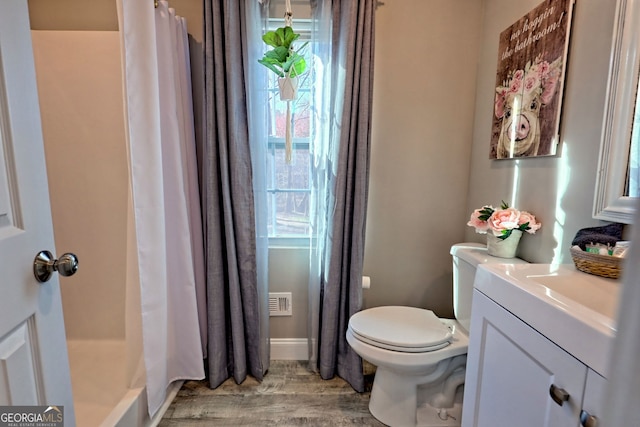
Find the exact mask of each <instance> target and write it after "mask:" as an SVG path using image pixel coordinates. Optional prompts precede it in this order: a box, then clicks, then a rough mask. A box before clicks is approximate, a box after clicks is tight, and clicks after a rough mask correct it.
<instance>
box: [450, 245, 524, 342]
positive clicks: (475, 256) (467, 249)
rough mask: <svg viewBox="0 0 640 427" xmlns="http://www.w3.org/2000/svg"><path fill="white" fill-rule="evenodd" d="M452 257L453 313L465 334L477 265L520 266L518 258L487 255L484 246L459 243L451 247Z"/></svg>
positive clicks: (467, 331)
mask: <svg viewBox="0 0 640 427" xmlns="http://www.w3.org/2000/svg"><path fill="white" fill-rule="evenodd" d="M451 256H452V257H453V312H454V314H455V317H456V319H457V320H458V323H459V324H460V325H461V326H462V328H463V329H464V330H465V332H466V333H469V326H470V324H471V298H472V297H473V280H474V278H475V275H476V269H477V268H478V264H486V263H495V264H522V263H526V261H524V260H521V259H520V258H498V257H494V256H491V255H488V254H487V247H486V245H483V244H479V243H459V244H457V245H453V246H452V247H451Z"/></svg>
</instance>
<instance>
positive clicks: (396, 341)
mask: <svg viewBox="0 0 640 427" xmlns="http://www.w3.org/2000/svg"><path fill="white" fill-rule="evenodd" d="M349 328H350V329H351V331H352V332H353V333H354V335H355V336H356V337H357V338H359V339H361V340H362V341H365V342H368V343H369V344H371V345H374V346H377V347H381V348H386V349H389V350H395V351H403V352H411V353H417V352H427V351H434V350H438V349H440V348H442V347H446V346H447V345H449V344H450V343H451V340H452V333H451V330H450V329H449V328H448V327H447V326H445V325H444V324H443V323H442V322H441V321H440V319H438V317H437V316H436V315H435V314H434V313H433V312H432V311H430V310H424V309H420V308H415V307H401V306H387V307H375V308H370V309H367V310H363V311H360V312H358V313H356V314H354V315H353V316H351V319H349Z"/></svg>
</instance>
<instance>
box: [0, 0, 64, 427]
mask: <svg viewBox="0 0 640 427" xmlns="http://www.w3.org/2000/svg"><path fill="white" fill-rule="evenodd" d="M54 247H55V246H54V241H53V228H52V223H51V210H50V206H49V191H48V187H47V175H46V169H45V159H44V147H43V142H42V129H41V125H40V111H39V106H38V96H37V88H36V79H35V69H34V63H33V52H32V48H31V34H30V26H29V14H28V9H27V0H0V405H11V406H15V405H20V406H22V405H51V406H64V418H65V421H66V422H65V424H64V425H65V426H73V425H75V422H74V410H73V401H72V395H71V380H70V376H69V362H68V357H67V347H66V341H65V332H64V321H63V317H62V304H61V300H60V287H59V282H58V275H57V274H54V275H53V277H52V278H51V280H49V281H48V282H46V283H42V284H41V283H38V281H37V280H36V279H35V277H34V273H33V261H34V257H35V256H36V254H37V253H38V252H40V251H41V250H50V251H53V250H54Z"/></svg>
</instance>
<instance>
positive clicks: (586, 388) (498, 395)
mask: <svg viewBox="0 0 640 427" xmlns="http://www.w3.org/2000/svg"><path fill="white" fill-rule="evenodd" d="M469 336H470V343H469V353H468V358H467V374H466V383H465V391H464V404H463V415H462V427H514V426H517V427H544V426H549V427H564V426H567V427H569V426H571V427H578V426H580V425H586V426H588V427H595V426H596V425H597V419H596V418H594V417H597V416H598V414H599V413H601V411H599V405H600V401H601V395H602V393H603V392H604V388H605V386H606V380H605V379H604V378H603V377H601V376H599V375H598V374H596V373H595V372H593V371H591V370H590V369H589V368H588V367H587V366H586V365H585V364H583V363H582V362H580V361H579V360H578V359H576V358H574V357H573V356H572V355H571V354H569V353H567V352H566V351H565V350H563V349H562V348H561V347H559V346H557V345H556V344H554V343H553V342H552V341H550V340H549V339H547V338H546V337H545V336H543V335H542V334H540V333H539V332H538V331H536V330H535V329H533V328H532V327H531V326H529V325H528V324H527V323H525V322H523V321H522V320H520V319H519V318H518V317H516V316H514V315H513V314H512V313H510V312H509V311H508V310H506V309H505V308H503V307H502V306H500V305H498V304H497V303H496V302H494V301H493V300H492V299H490V298H488V297H487V296H486V295H484V294H483V293H482V292H480V291H478V290H475V291H474V297H473V313H472V319H471V331H470V335H469ZM583 411H584V413H583ZM581 413H582V415H583V418H584V422H585V423H586V424H581V421H580V416H581ZM588 417H592V418H588Z"/></svg>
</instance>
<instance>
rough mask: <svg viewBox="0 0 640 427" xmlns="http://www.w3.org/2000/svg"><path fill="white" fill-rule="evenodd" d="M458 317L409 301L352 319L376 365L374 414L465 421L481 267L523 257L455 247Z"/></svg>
mask: <svg viewBox="0 0 640 427" xmlns="http://www.w3.org/2000/svg"><path fill="white" fill-rule="evenodd" d="M451 255H452V257H453V289H454V313H455V319H441V318H438V317H437V316H436V315H435V314H434V313H433V312H432V311H430V310H426V309H421V308H416V307H405V306H383V307H374V308H370V309H367V310H363V311H360V312H358V313H356V314H354V315H353V316H351V318H350V319H349V326H348V329H347V334H346V337H347V342H348V343H349V345H350V346H351V347H352V348H353V350H354V351H355V352H356V353H357V354H358V355H360V357H362V358H363V359H365V360H367V361H368V362H370V363H372V364H373V365H375V366H376V374H375V378H374V382H373V388H372V390H371V398H370V400H369V411H370V412H371V414H372V415H373V416H374V417H375V418H376V419H378V420H379V421H381V422H383V423H384V424H387V425H390V426H401V427H402V426H415V425H418V424H419V425H421V426H428V427H436V426H460V419H461V415H462V385H463V384H464V374H465V365H466V354H467V348H468V345H469V337H468V331H469V326H470V321H471V298H472V295H473V280H474V277H475V270H476V268H477V266H478V265H479V264H483V263H523V262H525V261H522V260H520V259H517V258H514V259H504V258H496V257H492V256H490V255H487V252H486V247H485V246H484V245H479V244H475V243H467V244H458V245H454V246H453V247H452V248H451Z"/></svg>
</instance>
